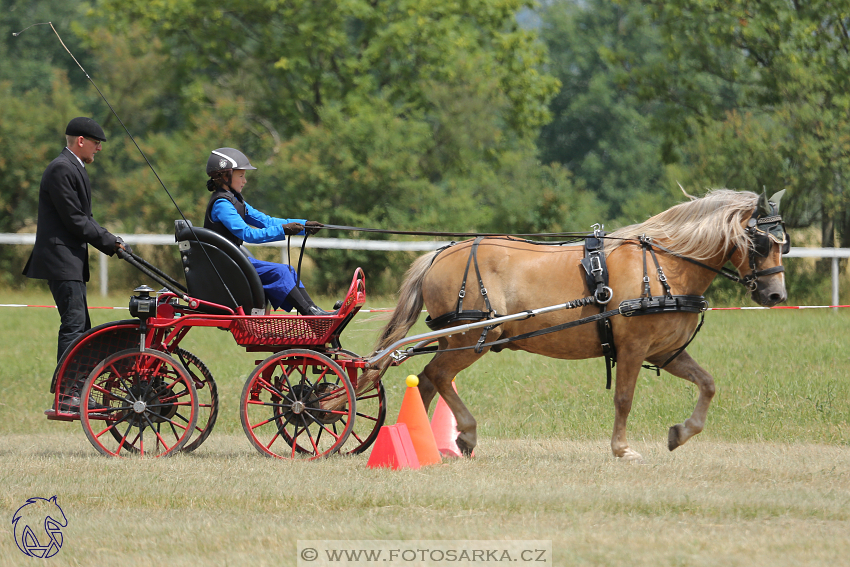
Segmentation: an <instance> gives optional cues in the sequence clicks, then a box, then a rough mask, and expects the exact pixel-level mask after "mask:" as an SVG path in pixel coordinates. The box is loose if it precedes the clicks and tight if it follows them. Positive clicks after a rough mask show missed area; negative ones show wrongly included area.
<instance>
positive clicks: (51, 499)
mask: <svg viewBox="0 0 850 567" xmlns="http://www.w3.org/2000/svg"><path fill="white" fill-rule="evenodd" d="M48 500H49V501H50V502H53V503H54V504H56V496H53V497H52V498H49V499H48Z"/></svg>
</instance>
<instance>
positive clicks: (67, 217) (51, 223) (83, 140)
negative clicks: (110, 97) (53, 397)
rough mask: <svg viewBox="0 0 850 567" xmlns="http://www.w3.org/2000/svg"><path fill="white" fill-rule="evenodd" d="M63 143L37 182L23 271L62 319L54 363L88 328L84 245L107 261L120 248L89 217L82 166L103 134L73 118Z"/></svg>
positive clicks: (118, 242) (83, 120)
mask: <svg viewBox="0 0 850 567" xmlns="http://www.w3.org/2000/svg"><path fill="white" fill-rule="evenodd" d="M65 139H66V141H67V143H68V146H67V147H66V148H65V149H64V150H62V153H61V154H59V156H58V157H57V158H56V159H54V160H53V161H52V162H50V165H48V166H47V169H46V170H45V171H44V175H43V176H42V177H41V187H40V188H39V192H38V227H37V229H36V236H35V246H34V247H33V250H32V254H31V255H30V258H29V260H28V261H27V265H26V266H25V267H24V272H23V273H24V275H25V276H28V277H31V278H36V279H43V280H47V284H48V286H49V287H50V291H51V293H52V294H53V299H54V300H55V301H56V306H57V307H58V309H59V317H60V319H61V324H60V326H59V343H58V351H57V353H56V358H57V360H59V359H60V358H62V354H63V353H64V352H65V349H66V348H68V345H70V344H71V343H72V342H73V341H74V339H75V338H77V337H78V336H80V335H81V334H83V333H84V332H85V331H87V330H88V329H90V328H91V321H90V320H89V313H88V304H87V302H86V282H87V281H88V280H89V254H88V244H91V245H92V246H94V247H95V248H97V249H98V250H100V251H101V252H103V253H104V254H108V255H109V256H112V255H113V254H115V251H116V250H118V248H122V249H123V248H124V242H123V240H121V238H119V237H118V236H115V235H114V234H112V233H110V232H109V231H107V230H106V229H105V228H103V227H102V226H100V225H99V224H98V223H97V222H95V220H94V219H93V218H92V212H91V187H90V186H89V176H88V174H87V173H86V167H85V165H86V164H90V163H92V162H93V161H94V156H95V154H96V153H97V152H99V151H100V150H101V143H102V142H105V141H106V136H104V134H103V129H102V128H101V127H100V126H99V125H98V123H97V122H95V121H94V120H92V119H91V118H85V117H80V118H74V119H73V120H71V122H69V123H68V127H67V128H66V129H65ZM77 403H79V402H77Z"/></svg>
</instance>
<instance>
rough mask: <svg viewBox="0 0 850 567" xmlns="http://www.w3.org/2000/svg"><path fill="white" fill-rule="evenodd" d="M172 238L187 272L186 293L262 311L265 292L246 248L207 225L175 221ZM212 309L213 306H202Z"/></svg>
mask: <svg viewBox="0 0 850 567" xmlns="http://www.w3.org/2000/svg"><path fill="white" fill-rule="evenodd" d="M174 238H175V240H176V241H177V244H178V248H179V250H180V260H181V261H182V263H183V272H184V274H185V275H186V287H187V288H188V289H189V295H190V296H192V297H194V298H196V299H201V300H203V301H208V302H210V303H217V304H219V305H226V306H227V307H230V308H231V309H233V310H236V309H237V308H238V307H241V308H242V310H243V311H244V312H245V313H246V314H248V315H258V314H262V313H265V306H266V294H265V291H264V290H263V284H262V283H261V282H260V276H259V275H258V274H257V270H255V269H254V266H253V265H252V264H251V262H250V261H249V260H248V256H247V251H243V250H242V249H240V248H239V247H237V246H236V245H235V244H233V243H232V242H230V241H229V240H227V239H226V238H224V237H223V236H221V235H220V234H218V233H216V232H213V231H211V230H209V229H206V228H198V227H193V226H192V223H191V222H189V221H184V220H176V221H174ZM201 309H202V310H204V311H211V312H215V311H217V310H215V309H214V308H212V309H209V308H204V307H202V308H201Z"/></svg>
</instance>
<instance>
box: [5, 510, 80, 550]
mask: <svg viewBox="0 0 850 567" xmlns="http://www.w3.org/2000/svg"><path fill="white" fill-rule="evenodd" d="M12 525H13V526H14V527H15V528H14V531H15V543H16V544H18V549H20V550H21V552H23V554H24V555H29V556H30V557H38V558H39V559H47V558H48V557H53V556H54V555H56V554H57V553H59V549H60V548H61V547H62V541H63V540H62V528H64V527H67V526H68V520H67V518H65V513H64V512H63V511H62V508H60V507H59V504H57V503H56V497H55V496H54V497H53V498H49V499H48V498H38V497H35V498H30V499H29V500H27V503H26V504H24V505H23V506H21V507H20V508H18V511H17V512H15V515H14V516H12Z"/></svg>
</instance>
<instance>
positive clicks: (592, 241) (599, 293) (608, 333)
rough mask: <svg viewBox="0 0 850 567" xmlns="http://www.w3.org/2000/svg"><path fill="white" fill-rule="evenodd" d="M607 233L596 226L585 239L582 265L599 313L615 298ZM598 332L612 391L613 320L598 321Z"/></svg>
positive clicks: (607, 381) (615, 359) (606, 381)
mask: <svg viewBox="0 0 850 567" xmlns="http://www.w3.org/2000/svg"><path fill="white" fill-rule="evenodd" d="M604 236H605V232H604V231H603V227H602V225H594V231H593V234H592V235H590V236H588V237H587V238H585V239H584V258H582V260H581V265H582V266H584V270H585V272H587V278H586V281H587V288H588V290H589V291H590V292H591V293H592V294H593V297H594V299H595V301H596V304H597V305H598V306H599V311H600V312H602V311H605V305H607V304H608V302H609V301H610V300H611V297H613V295H614V294H613V292H612V291H611V288H609V287H608V265H607V263H606V262H605V244H604V242H603V240H602V239H603V238H604ZM596 332H597V333H598V334H599V344H600V345H601V346H602V355H603V356H604V357H605V388H606V389H608V390H610V389H611V377H612V372H611V371H612V369H613V368H614V366H615V365H616V364H617V350H616V348H615V347H614V331H613V329H612V328H611V320H610V319H608V318H607V317H606V318H605V319H599V320H597V321H596Z"/></svg>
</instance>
